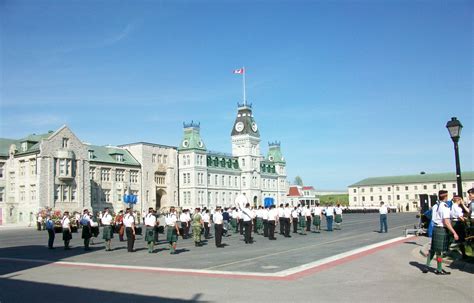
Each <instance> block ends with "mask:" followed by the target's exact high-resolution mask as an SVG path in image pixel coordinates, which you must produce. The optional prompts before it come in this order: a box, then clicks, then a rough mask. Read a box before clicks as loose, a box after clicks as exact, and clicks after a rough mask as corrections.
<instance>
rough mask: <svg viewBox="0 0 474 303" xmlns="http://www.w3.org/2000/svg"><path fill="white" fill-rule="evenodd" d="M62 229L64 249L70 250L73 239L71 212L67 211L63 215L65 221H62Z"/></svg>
mask: <svg viewBox="0 0 474 303" xmlns="http://www.w3.org/2000/svg"><path fill="white" fill-rule="evenodd" d="M61 227H62V228H63V241H64V249H65V250H69V249H71V248H70V247H69V241H71V239H72V233H71V221H70V220H69V212H68V211H65V212H64V215H63V219H62V220H61Z"/></svg>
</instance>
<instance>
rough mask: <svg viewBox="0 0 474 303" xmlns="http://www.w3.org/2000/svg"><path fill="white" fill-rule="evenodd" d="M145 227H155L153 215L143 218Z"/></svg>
mask: <svg viewBox="0 0 474 303" xmlns="http://www.w3.org/2000/svg"><path fill="white" fill-rule="evenodd" d="M145 225H146V226H151V227H153V226H155V225H156V217H155V215H154V214H147V215H146V217H145Z"/></svg>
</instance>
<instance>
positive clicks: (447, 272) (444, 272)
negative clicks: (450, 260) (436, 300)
mask: <svg viewBox="0 0 474 303" xmlns="http://www.w3.org/2000/svg"><path fill="white" fill-rule="evenodd" d="M441 272H442V273H443V275H450V274H451V272H449V271H445V270H444V269H442V270H441Z"/></svg>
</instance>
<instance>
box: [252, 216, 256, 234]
mask: <svg viewBox="0 0 474 303" xmlns="http://www.w3.org/2000/svg"><path fill="white" fill-rule="evenodd" d="M252 225H253V232H254V233H257V218H255V219H253V220H252Z"/></svg>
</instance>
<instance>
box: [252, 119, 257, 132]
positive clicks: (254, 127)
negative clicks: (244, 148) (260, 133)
mask: <svg viewBox="0 0 474 303" xmlns="http://www.w3.org/2000/svg"><path fill="white" fill-rule="evenodd" d="M252 130H253V131H254V132H255V133H256V132H257V130H258V126H257V123H255V122H253V123H252Z"/></svg>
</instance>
